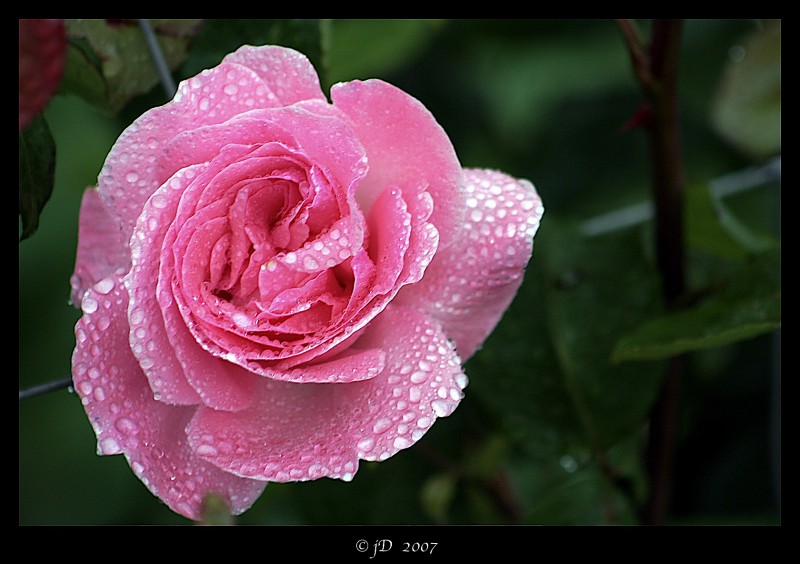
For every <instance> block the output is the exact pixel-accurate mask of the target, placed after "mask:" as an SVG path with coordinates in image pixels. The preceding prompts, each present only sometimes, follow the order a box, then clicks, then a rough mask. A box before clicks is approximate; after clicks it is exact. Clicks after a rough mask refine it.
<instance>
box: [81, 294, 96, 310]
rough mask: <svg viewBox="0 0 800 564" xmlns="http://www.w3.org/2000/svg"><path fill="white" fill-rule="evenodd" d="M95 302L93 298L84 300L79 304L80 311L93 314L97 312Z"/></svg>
mask: <svg viewBox="0 0 800 564" xmlns="http://www.w3.org/2000/svg"><path fill="white" fill-rule="evenodd" d="M97 306H98V303H97V300H95V299H94V298H84V299H83V302H82V303H81V309H83V312H84V313H94V312H96V311H97Z"/></svg>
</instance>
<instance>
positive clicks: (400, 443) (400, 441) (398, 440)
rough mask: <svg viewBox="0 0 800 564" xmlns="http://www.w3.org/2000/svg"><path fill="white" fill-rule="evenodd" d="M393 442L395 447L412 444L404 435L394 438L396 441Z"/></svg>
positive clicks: (404, 446)
mask: <svg viewBox="0 0 800 564" xmlns="http://www.w3.org/2000/svg"><path fill="white" fill-rule="evenodd" d="M393 444H394V447H395V448H406V447H407V446H408V445H410V444H411V443H410V442H409V440H408V439H406V438H404V437H397V438H396V439H395V440H394V443H393Z"/></svg>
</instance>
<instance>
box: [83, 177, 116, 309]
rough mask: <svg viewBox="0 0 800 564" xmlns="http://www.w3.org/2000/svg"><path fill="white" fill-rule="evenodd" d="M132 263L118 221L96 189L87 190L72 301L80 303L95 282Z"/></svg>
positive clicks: (84, 195) (84, 194) (84, 199)
mask: <svg viewBox="0 0 800 564" xmlns="http://www.w3.org/2000/svg"><path fill="white" fill-rule="evenodd" d="M129 265H130V254H129V253H128V242H127V240H125V238H124V237H123V235H122V231H121V229H120V226H119V223H117V222H116V221H115V220H114V219H113V218H112V217H111V216H110V215H109V214H108V212H107V211H106V209H105V208H104V207H103V203H102V202H101V201H100V195H99V194H98V192H97V189H95V188H89V189H87V190H86V191H85V192H84V193H83V200H82V201H81V211H80V227H79V230H78V252H77V257H76V259H75V272H74V274H73V275H72V277H71V278H70V283H71V285H72V296H71V297H72V303H73V304H75V305H76V306H77V305H79V304H80V303H81V298H82V297H83V293H84V292H86V290H88V289H89V288H91V287H92V285H93V284H95V283H96V282H98V281H100V280H102V279H103V278H105V277H107V276H111V275H112V274H113V273H114V272H115V271H116V270H117V269H118V268H123V269H127V267H128V266H129Z"/></svg>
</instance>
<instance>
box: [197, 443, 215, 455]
mask: <svg viewBox="0 0 800 564" xmlns="http://www.w3.org/2000/svg"><path fill="white" fill-rule="evenodd" d="M197 454H199V455H200V456H217V449H216V448H214V447H213V446H211V445H200V446H199V447H197Z"/></svg>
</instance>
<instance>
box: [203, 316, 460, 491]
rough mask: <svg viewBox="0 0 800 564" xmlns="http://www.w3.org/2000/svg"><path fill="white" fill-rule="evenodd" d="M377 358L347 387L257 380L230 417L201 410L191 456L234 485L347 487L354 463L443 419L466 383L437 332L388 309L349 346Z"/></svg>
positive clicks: (387, 451) (400, 445) (381, 454)
mask: <svg viewBox="0 0 800 564" xmlns="http://www.w3.org/2000/svg"><path fill="white" fill-rule="evenodd" d="M357 345H358V346H360V347H365V348H375V349H382V350H383V351H385V353H386V366H385V369H384V370H383V371H382V372H381V373H380V374H379V375H378V376H376V377H375V378H372V379H371V380H366V381H362V382H352V383H348V384H336V385H330V384H293V383H286V382H277V381H272V380H268V379H265V380H264V381H263V382H262V383H261V385H260V387H259V390H258V392H257V394H258V398H257V399H256V401H255V402H254V404H253V405H252V406H251V407H250V408H248V409H246V410H244V411H240V412H237V413H225V412H220V411H214V410H211V409H206V408H201V409H199V410H198V412H197V414H196V415H195V417H194V418H193V419H192V422H191V424H190V425H189V428H188V435H189V442H190V444H191V445H192V447H193V448H194V449H195V452H196V453H197V454H198V455H199V456H201V457H203V458H204V459H206V460H208V461H210V462H212V463H214V464H216V465H217V466H219V467H220V468H222V469H225V470H227V471H230V472H233V473H235V474H237V475H240V476H243V477H251V478H257V479H264V480H272V481H280V482H285V481H292V480H311V479H316V478H321V477H323V476H328V477H332V478H341V479H343V480H349V479H351V478H352V477H353V475H354V474H355V472H356V470H357V469H358V460H359V459H363V460H384V459H386V458H388V457H390V456H392V455H393V454H395V453H396V452H397V451H399V450H401V449H404V448H407V447H409V446H411V445H412V444H414V443H415V442H416V441H418V440H419V439H420V438H421V437H422V435H424V434H425V432H426V431H427V430H428V428H429V427H430V426H431V425H432V424H433V422H434V420H435V419H436V418H437V417H444V416H446V415H449V414H450V413H452V411H453V410H454V409H455V408H456V406H457V405H458V403H459V402H460V400H461V398H462V396H463V392H462V390H463V388H464V387H465V386H466V384H467V379H466V376H465V375H464V373H463V372H462V370H461V366H460V363H459V359H458V357H457V356H456V354H455V351H454V350H453V347H452V346H451V345H450V343H449V342H448V340H447V337H446V336H445V335H444V333H442V331H441V329H440V328H439V326H438V325H437V324H436V323H435V322H433V321H431V320H430V319H429V318H427V317H426V316H425V315H424V314H423V313H421V312H418V311H414V310H412V309H405V308H397V307H393V306H390V307H389V308H387V309H386V311H385V312H384V314H383V315H381V316H380V317H378V318H376V319H375V320H374V321H373V322H372V323H371V324H370V325H369V326H368V328H367V330H366V331H365V332H364V335H363V336H362V337H361V338H360V339H359V340H358V341H357Z"/></svg>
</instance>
